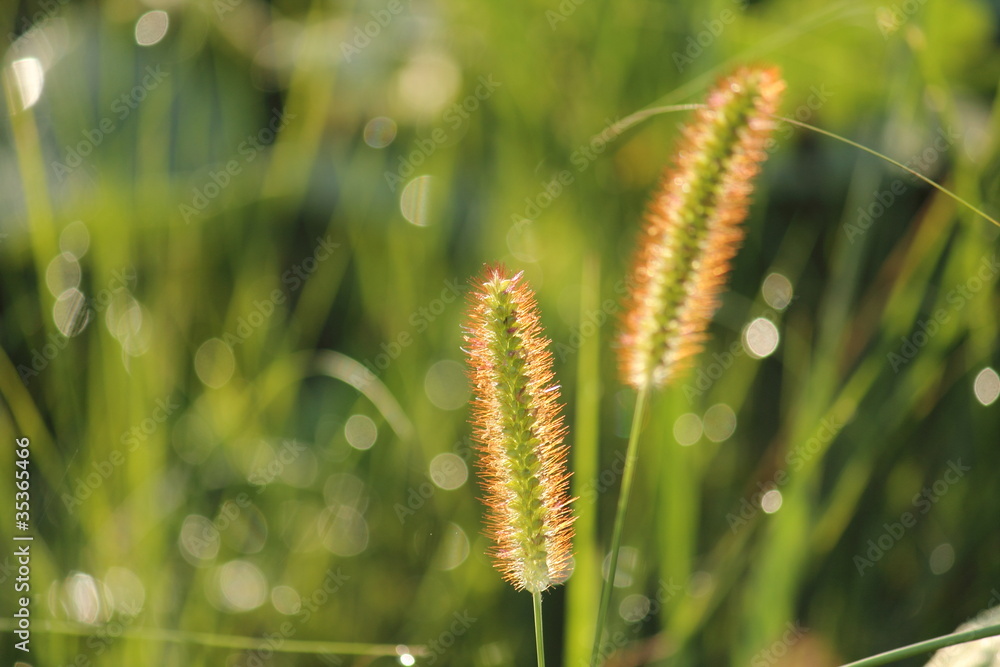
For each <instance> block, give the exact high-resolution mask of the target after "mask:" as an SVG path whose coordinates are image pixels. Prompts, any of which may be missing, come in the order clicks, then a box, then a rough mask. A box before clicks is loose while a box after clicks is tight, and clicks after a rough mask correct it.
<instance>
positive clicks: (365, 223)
mask: <svg viewBox="0 0 1000 667" xmlns="http://www.w3.org/2000/svg"><path fill="white" fill-rule="evenodd" d="M998 17H1000V6H998V5H997V4H996V3H986V2H980V1H972V0H952V1H949V2H945V1H944V0H927V1H917V0H906V1H902V2H901V1H897V0H880V1H879V2H837V3H827V2H819V1H813V0H805V1H800V2H791V1H784V0H762V1H759V2H751V3H749V4H742V3H738V2H731V1H730V0H721V1H708V2H689V1H681V0H674V1H665V2H631V1H626V2H607V1H604V0H549V1H547V2H545V1H527V2H521V1H518V2H511V3H484V2H466V1H464V0H450V1H449V2H432V1H430V0H427V1H420V0H414V1H413V2H410V1H409V0H385V1H383V0H372V1H371V2H360V3H350V2H334V1H326V0H275V1H274V2H272V3H270V4H268V3H264V2H261V1H260V0H146V2H135V1H133V0H108V1H106V2H100V3H98V2H75V1H70V0H41V1H35V0H23V1H20V2H18V1H17V0H10V1H7V0H5V1H4V3H3V4H2V10H0V34H2V35H4V36H5V37H3V41H2V44H3V49H4V51H5V56H4V61H3V72H4V76H3V81H4V94H5V105H4V110H5V112H4V113H3V118H2V121H0V318H2V319H0V347H2V354H0V397H2V402H0V436H2V442H3V443H4V447H3V450H4V455H3V456H0V479H2V480H3V481H2V483H0V508H2V509H0V513H2V516H3V520H2V521H0V537H2V543H3V544H4V545H6V546H4V547H3V548H2V550H0V564H2V565H0V580H2V582H3V583H2V586H3V595H2V600H3V609H2V613H3V616H4V618H5V619H7V620H5V621H3V624H4V625H2V627H3V629H4V634H3V645H2V647H0V655H2V656H3V657H4V659H6V660H9V661H13V660H18V659H21V660H25V661H26V662H28V663H29V664H33V665H57V666H60V667H61V666H63V665H73V666H74V667H85V666H86V665H132V664H151V665H184V666H188V665H227V666H232V667H236V666H239V667H243V666H247V667H253V666H255V665H376V666H378V665H381V666H385V667H388V666H389V665H393V664H402V665H410V664H414V663H415V664H418V665H431V664H438V665H442V664H443V665H475V666H483V667H486V666H490V665H514V664H517V665H526V664H533V660H534V657H533V651H534V642H533V636H532V629H531V610H530V601H529V596H527V595H526V594H518V593H516V592H515V591H514V590H513V589H512V588H511V587H510V586H508V585H506V584H504V583H503V582H502V581H501V579H500V576H499V575H498V573H497V572H496V571H494V570H493V568H492V565H491V563H490V562H489V561H488V559H487V558H486V557H485V556H484V555H483V553H484V550H485V548H486V546H487V544H486V543H485V540H484V538H483V537H482V536H481V535H480V530H481V529H480V515H481V512H482V508H481V505H480V503H479V501H478V496H479V491H478V484H477V483H476V481H475V456H476V453H475V450H474V448H473V447H474V445H473V443H472V442H471V441H470V439H469V433H470V428H469V426H468V425H467V422H466V420H467V409H466V406H467V401H468V397H469V395H468V387H467V384H466V381H465V378H464V366H463V364H464V359H463V354H462V351H461V345H462V331H461V325H462V323H463V320H464V309H465V306H464V303H465V299H466V292H467V291H468V284H469V280H470V277H471V276H473V275H474V274H476V273H477V272H479V270H480V269H481V266H482V264H483V262H487V261H490V262H492V261H503V262H505V263H507V264H508V265H509V266H511V267H512V268H515V269H518V270H521V269H523V270H524V271H525V273H526V276H527V279H528V280H529V281H530V283H531V284H532V286H533V287H534V288H535V290H536V291H537V293H538V299H539V304H540V307H541V309H542V318H543V322H544V324H545V326H546V328H547V332H548V335H549V336H550V337H551V338H552V339H553V341H554V344H553V348H552V349H553V352H554V358H555V370H556V373H557V376H558V379H559V382H560V384H561V385H562V391H563V398H564V400H565V402H566V404H567V407H566V419H567V423H568V424H569V425H570V427H571V431H570V435H569V437H568V442H569V443H570V445H571V447H572V462H571V465H572V467H573V469H574V471H575V476H574V494H575V495H576V496H578V497H579V500H578V501H577V503H576V510H577V514H578V517H579V519H578V522H577V532H578V537H577V540H576V544H575V548H576V561H575V562H576V567H575V572H574V575H573V576H572V578H571V579H570V581H569V583H568V585H567V586H565V587H563V588H560V589H557V590H555V591H553V592H551V593H549V594H547V595H546V597H545V610H546V611H545V613H546V619H545V620H546V630H547V639H548V647H547V648H548V656H549V661H550V662H551V663H552V664H563V665H571V666H573V667H577V666H579V665H586V664H588V662H587V661H588V656H589V649H590V644H591V641H592V634H593V625H594V622H595V619H596V600H597V595H598V591H599V586H600V578H601V563H602V561H603V560H604V559H605V557H606V553H607V548H608V547H607V543H608V539H609V535H610V529H611V526H610V522H611V519H612V513H613V510H614V503H615V502H616V499H617V492H618V484H619V477H620V471H621V456H622V453H623V452H624V446H625V438H626V436H627V432H628V427H629V421H630V417H631V409H632V404H633V401H634V395H633V393H632V392H631V391H629V390H626V389H624V388H623V387H622V385H621V384H620V382H619V381H618V378H617V374H616V370H615V350H614V335H615V329H616V324H615V321H616V318H617V317H618V312H617V311H618V308H619V306H618V303H619V300H620V297H621V291H622V289H621V287H622V283H621V281H622V279H623V276H624V273H625V270H626V267H627V263H628V261H629V256H630V254H631V252H632V246H633V241H634V239H635V236H636V230H637V229H638V226H639V223H640V220H641V215H642V211H643V208H644V206H645V202H646V199H647V197H648V195H649V192H650V191H651V189H652V188H653V187H654V185H655V183H656V181H657V179H658V177H659V174H660V172H661V170H662V169H663V167H664V165H666V164H667V163H668V162H669V159H670V155H671V150H672V145H673V143H674V141H675V139H676V138H677V129H678V125H679V124H680V123H681V122H682V121H683V120H684V119H685V118H686V117H687V114H686V113H672V114H665V115H655V116H652V117H650V118H648V119H646V120H644V121H643V122H641V123H639V124H636V125H633V126H631V127H629V128H627V129H621V128H620V126H619V125H617V122H618V121H619V120H621V119H624V118H625V117H627V116H629V115H630V114H632V113H634V112H637V111H640V110H642V109H645V108H648V107H651V106H656V105H663V104H674V103H689V102H699V101H701V99H703V96H704V93H705V91H706V90H707V88H708V87H709V86H710V85H711V84H712V82H713V81H714V80H715V78H716V77H717V76H719V75H720V74H723V73H725V72H727V71H728V70H730V69H731V68H732V67H734V66H735V65H736V64H738V63H745V62H771V63H774V64H777V65H779V66H780V67H781V68H782V71H783V72H784V75H785V77H786V79H787V81H788V90H787V94H786V97H785V100H784V105H783V112H784V113H785V114H786V115H789V116H793V117H796V118H798V119H800V120H803V121H806V122H809V123H813V124H817V125H819V126H821V127H823V128H825V129H828V130H831V131H834V132H837V133H840V134H843V135H844V136H847V137H850V138H852V139H854V140H856V141H859V142H861V143H863V144H865V145H867V146H870V147H872V148H874V149H877V150H880V151H883V152H885V153H887V154H889V155H891V156H893V157H895V158H896V159H898V160H900V161H902V162H905V163H907V164H910V165H911V166H912V167H913V168H915V169H917V170H918V171H920V172H921V173H923V174H925V175H927V176H929V177H931V178H934V179H936V180H938V181H939V182H942V183H944V184H946V185H947V186H948V187H950V188H952V189H953V190H955V191H956V192H957V193H959V194H960V195H962V196H963V197H966V198H967V199H969V200H970V201H971V202H973V203H974V204H976V205H978V206H980V207H982V208H983V209H984V210H985V211H987V212H988V213H990V214H991V215H993V216H994V217H996V216H997V215H1000V190H998V176H1000V171H998V166H1000V153H998V139H1000V135H998V132H1000V116H998V110H997V108H996V98H997V81H998V76H1000V50H998V48H997V45H998V41H997V40H998V34H997V26H998ZM775 139H776V141H775V143H774V145H773V149H772V151H771V157H770V159H769V161H768V162H767V164H766V165H765V168H764V171H763V173H762V174H761V176H760V178H759V182H758V187H757V191H756V194H755V202H754V206H753V208H752V211H751V215H750V218H749V219H748V221H747V230H748V236H747V240H746V243H745V246H744V249H743V251H742V252H741V254H740V255H739V256H738V258H737V260H736V262H735V266H734V270H733V274H732V276H731V279H730V290H729V292H728V293H727V294H726V295H725V297H724V303H723V306H722V308H721V309H720V311H719V313H718V315H717V316H716V319H715V323H714V325H713V327H712V340H711V342H710V343H709V345H708V348H707V350H706V352H705V353H704V354H703V355H702V357H701V358H700V363H699V366H698V368H697V369H696V370H695V371H694V372H693V373H692V374H691V376H690V377H689V379H688V380H687V382H685V383H681V384H680V385H678V386H676V387H674V388H672V389H670V390H669V391H664V392H661V393H659V394H657V395H656V396H655V398H654V399H653V402H652V404H651V408H650V410H649V412H650V418H649V421H648V423H647V424H646V427H645V431H644V433H643V437H642V441H641V446H640V468H639V476H638V479H637V481H636V488H635V489H634V492H633V498H632V504H631V507H630V511H629V515H628V523H627V525H626V529H625V545H626V551H624V552H623V554H622V560H621V566H620V567H621V570H620V572H619V575H618V577H617V579H616V582H615V583H616V586H617V587H616V589H615V594H614V597H613V600H612V604H613V607H612V613H611V626H610V628H609V638H608V642H607V643H606V646H605V650H604V653H605V655H607V656H608V657H609V664H614V665H642V664H663V665H727V664H730V665H752V666H753V667H758V666H760V665H818V666H821V667H822V666H826V665H836V664H839V663H840V662H846V661H849V660H852V659H857V658H860V657H863V656H865V655H869V654H872V653H875V652H879V651H882V650H886V649H889V648H892V647H895V646H898V645H901V644H905V643H910V642H913V641H917V640H919V639H923V638H927V637H931V636H935V635H938V634H943V633H945V632H949V631H951V630H952V629H953V628H954V627H955V626H957V625H958V624H959V623H961V622H963V621H965V620H966V619H967V618H969V617H970V616H972V615H974V614H976V613H978V612H979V611H981V610H983V609H985V608H987V607H989V606H994V605H997V604H1000V533H998V531H997V517H1000V483H998V479H1000V472H998V471H1000V448H998V446H997V445H998V436H997V432H998V429H997V427H998V424H1000V419H998V414H1000V413H998V407H997V406H998V404H997V403H994V401H995V400H996V398H997V394H998V392H1000V379H998V377H997V374H996V372H995V371H994V370H992V369H993V368H996V367H997V365H998V362H1000V359H998V349H997V343H996V339H997V327H998V318H997V312H998V305H1000V303H998V296H997V290H996V283H997V274H998V272H1000V264H998V256H997V251H998V248H997V240H996V239H997V235H998V229H997V227H996V226H994V225H993V224H991V223H990V222H988V221H986V220H983V219H982V218H980V217H978V216H976V215H975V214H973V213H970V212H969V211H968V210H967V209H964V208H962V207H960V206H958V205H956V204H955V202H954V201H952V200H950V199H948V198H946V197H943V196H941V195H940V194H939V193H936V192H935V191H933V190H931V189H930V188H929V187H927V186H926V185H924V184H922V183H920V182H919V181H917V180H915V179H913V178H911V177H910V176H908V175H906V174H905V173H904V172H902V171H900V170H898V169H895V168H893V167H892V166H890V165H888V164H886V163H884V162H881V161H879V160H877V159H875V158H873V157H871V156H869V155H866V154H864V153H862V152H860V151H858V150H856V149H853V148H851V147H848V146H846V145H844V144H841V143H838V142H836V141H833V140H831V139H829V138H826V137H822V136H819V135H817V134H814V133H805V132H803V131H801V130H799V129H796V128H793V127H791V126H788V125H782V126H779V129H778V131H777V133H776V135H775ZM991 404H992V405H991ZM23 437H27V438H29V439H30V443H31V444H30V451H31V482H32V486H31V512H32V517H31V530H30V532H31V534H33V535H34V536H35V541H34V542H33V543H32V560H31V568H32V572H31V591H30V594H31V613H32V629H33V632H32V636H31V637H32V638H31V653H30V655H25V654H23V653H21V652H19V651H16V650H15V649H14V648H13V645H14V643H15V641H17V639H16V637H15V635H14V634H12V632H11V630H12V629H13V627H14V623H13V622H12V620H11V615H12V614H13V613H14V610H15V598H16V597H17V596H16V595H15V593H14V584H15V580H16V569H17V565H16V562H15V560H16V559H15V558H14V555H13V554H14V548H15V545H14V542H13V541H12V540H11V537H12V536H13V535H15V534H20V532H19V531H17V530H16V528H15V524H14V520H13V514H14V509H13V508H14V491H15V488H14V482H13V479H14V472H15V470H16V468H15V454H14V442H15V439H17V438H23ZM907 517H909V518H907ZM904 524H905V525H904ZM347 643H349V644H350V645H345V644H347ZM901 664H922V661H921V660H915V661H911V662H910V663H901Z"/></svg>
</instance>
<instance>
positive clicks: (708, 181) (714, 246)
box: [619, 67, 785, 389]
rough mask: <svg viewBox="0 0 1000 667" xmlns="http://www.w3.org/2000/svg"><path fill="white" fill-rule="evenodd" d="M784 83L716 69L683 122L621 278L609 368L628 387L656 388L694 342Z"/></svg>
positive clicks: (739, 237) (728, 256)
mask: <svg viewBox="0 0 1000 667" xmlns="http://www.w3.org/2000/svg"><path fill="white" fill-rule="evenodd" d="M784 89H785V83H784V81H783V80H782V79H781V75H780V73H779V72H778V70H777V69H776V68H772V67H741V68H740V69H738V70H737V71H736V72H734V73H733V74H731V75H730V76H728V77H725V78H722V79H721V80H720V81H719V82H718V83H717V84H716V86H715V87H714V88H713V89H712V90H711V92H710V93H709V95H708V101H707V107H706V108H704V109H699V110H698V111H697V112H696V114H695V118H694V120H693V121H691V122H690V123H689V124H688V125H687V126H686V127H685V128H684V129H683V130H682V136H681V139H680V141H679V144H678V146H677V150H676V152H675V153H674V160H673V165H672V166H671V167H670V168H668V169H667V171H666V172H665V173H664V175H663V178H662V180H661V182H660V186H659V190H658V191H657V192H656V194H655V195H654V196H653V198H652V200H651V202H650V204H649V206H648V209H647V212H646V219H645V225H644V227H643V230H642V232H641V234H640V236H639V241H638V249H637V251H636V256H635V260H634V263H633V266H632V271H631V276H630V279H629V286H630V291H629V295H628V298H627V301H626V307H625V315H624V321H623V331H622V333H621V335H620V340H619V343H620V353H619V367H620V371H621V375H622V379H623V381H624V382H625V383H626V384H629V385H631V386H633V387H635V388H636V389H642V388H646V387H651V386H652V387H662V386H664V385H666V384H668V383H670V382H672V381H674V380H675V379H676V378H677V377H679V376H680V375H681V374H682V373H683V372H684V371H685V370H687V369H688V368H689V367H690V366H691V364H692V361H693V359H694V357H695V356H696V355H697V354H698V353H699V352H700V351H701V349H702V346H703V343H704V340H705V338H706V337H707V334H706V333H705V332H706V329H707V328H708V324H709V322H710V320H711V319H712V316H713V315H714V314H715V311H716V309H717V308H718V306H719V294H720V292H721V291H722V289H723V288H724V287H725V283H726V279H727V277H728V274H729V270H730V261H731V260H732V258H733V257H734V256H735V255H736V252H737V250H738V249H739V246H740V244H741V243H742V242H743V237H744V231H743V228H742V223H743V220H744V219H745V218H746V215H747V209H748V206H749V204H750V194H751V193H752V191H753V179H754V177H755V176H756V175H757V173H758V172H759V171H760V165H761V163H762V162H763V161H764V160H765V159H766V158H767V152H766V150H765V148H766V147H767V140H768V137H769V135H770V134H771V132H772V130H773V129H774V124H775V121H774V119H773V118H772V117H771V114H774V113H775V112H776V111H777V108H778V103H779V101H780V98H781V95H782V92H783V91H784Z"/></svg>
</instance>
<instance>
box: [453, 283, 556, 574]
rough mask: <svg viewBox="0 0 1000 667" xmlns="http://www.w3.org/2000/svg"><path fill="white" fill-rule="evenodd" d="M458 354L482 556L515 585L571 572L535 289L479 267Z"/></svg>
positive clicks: (548, 363) (552, 392) (547, 355)
mask: <svg viewBox="0 0 1000 667" xmlns="http://www.w3.org/2000/svg"><path fill="white" fill-rule="evenodd" d="M469 299H470V304H469V311H470V312H469V322H468V325H467V327H466V332H465V341H466V354H467V355H468V361H469V369H470V372H469V376H470V378H471V380H472V385H473V390H474V396H473V399H472V424H473V427H474V429H473V430H474V435H475V438H476V440H477V442H478V443H479V453H480V456H479V471H480V476H481V480H482V486H483V490H484V495H485V497H484V503H485V504H486V507H487V510H486V530H485V534H486V536H487V537H488V538H489V539H490V540H491V541H492V542H493V546H492V547H491V549H490V554H491V555H492V556H493V558H494V562H495V564H496V567H497V569H498V570H500V571H501V572H502V573H503V576H504V579H506V580H507V581H508V582H510V583H511V584H512V585H513V586H514V587H515V588H517V589H518V590H522V589H527V590H529V591H531V592H532V593H536V592H540V591H543V590H545V589H546V588H548V587H550V586H554V585H557V584H561V583H562V582H563V581H565V580H566V578H567V577H568V576H569V574H570V570H571V560H572V553H571V551H572V544H571V542H572V539H573V516H572V512H571V508H570V502H571V500H570V498H569V473H568V471H567V468H566V457H567V447H566V445H564V444H563V438H564V437H565V434H566V429H565V427H564V426H563V421H562V416H561V415H560V410H561V406H560V405H559V404H558V403H557V401H558V399H559V386H558V385H557V384H555V381H554V375H553V373H552V354H551V352H549V351H548V350H547V348H548V345H549V340H548V339H546V338H545V337H544V336H543V331H542V327H541V323H540V322H539V317H538V307H537V304H536V302H535V295H534V293H533V292H532V290H531V288H530V287H529V286H528V284H527V283H526V282H525V280H524V276H523V274H522V273H517V274H514V275H511V273H510V272H509V271H508V270H507V269H506V268H505V267H504V266H502V265H492V266H491V265H487V266H486V267H485V268H484V270H483V273H482V276H481V277H480V278H479V279H478V280H476V281H475V283H474V289H473V290H472V292H471V294H470V297H469Z"/></svg>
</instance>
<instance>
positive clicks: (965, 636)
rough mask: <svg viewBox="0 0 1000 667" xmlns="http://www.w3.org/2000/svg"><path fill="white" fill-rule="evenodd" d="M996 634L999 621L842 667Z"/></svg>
mask: <svg viewBox="0 0 1000 667" xmlns="http://www.w3.org/2000/svg"><path fill="white" fill-rule="evenodd" d="M997 635H1000V623H995V624H993V625H987V626H985V627H982V628H976V629H974V630H965V631H963V632H953V633H951V634H950V635H942V636H940V637H935V638H934V639H927V640H925V641H922V642H917V643H916V644H910V645H909V646H901V647H900V648H895V649H892V650H891V651H886V652H885V653H879V654H878V655H873V656H871V657H868V658H864V659H862V660H855V661H854V662H849V663H847V664H845V665H842V667H873V666H874V665H888V664H889V663H892V662H899V661H900V660H903V659H905V658H912V657H913V656H915V655H922V654H924V653H930V652H931V651H936V650H938V649H940V648H945V647H948V646H954V645H955V644H964V643H965V642H971V641H976V640H977V639H985V638H986V637H996V636H997Z"/></svg>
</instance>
